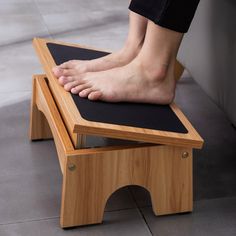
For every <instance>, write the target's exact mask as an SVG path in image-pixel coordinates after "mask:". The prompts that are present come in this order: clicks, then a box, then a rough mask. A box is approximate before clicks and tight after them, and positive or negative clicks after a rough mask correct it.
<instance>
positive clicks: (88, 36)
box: [53, 19, 128, 51]
mask: <svg viewBox="0 0 236 236" xmlns="http://www.w3.org/2000/svg"><path fill="white" fill-rule="evenodd" d="M127 33H128V20H126V19H124V20H123V21H122V22H120V21H118V22H117V23H110V24H109V25H92V26H90V27H86V28H82V29H79V30H75V31H72V32H65V33H61V34H56V35H53V38H54V39H56V40H60V41H64V42H69V43H78V44H81V45H86V46H91V47H95V48H98V49H101V50H105V51H114V50H118V49H120V48H121V47H122V46H123V44H124V42H125V38H126V36H127Z"/></svg>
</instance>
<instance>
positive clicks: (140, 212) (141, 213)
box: [129, 187, 153, 235]
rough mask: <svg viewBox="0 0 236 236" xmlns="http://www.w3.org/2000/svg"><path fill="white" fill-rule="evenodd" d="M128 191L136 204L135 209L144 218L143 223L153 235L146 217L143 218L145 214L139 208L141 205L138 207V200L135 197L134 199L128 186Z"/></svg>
mask: <svg viewBox="0 0 236 236" xmlns="http://www.w3.org/2000/svg"><path fill="white" fill-rule="evenodd" d="M129 192H130V193H131V196H132V198H133V201H134V203H135V205H136V207H137V209H138V211H139V214H140V215H141V217H142V218H143V220H144V222H145V224H146V226H147V228H148V230H149V232H150V234H151V235H153V233H152V230H151V228H150V226H149V224H148V222H147V220H146V218H145V216H144V214H143V212H142V210H141V208H142V207H139V206H138V202H137V201H136V199H135V197H134V195H133V193H132V191H131V190H130V187H129Z"/></svg>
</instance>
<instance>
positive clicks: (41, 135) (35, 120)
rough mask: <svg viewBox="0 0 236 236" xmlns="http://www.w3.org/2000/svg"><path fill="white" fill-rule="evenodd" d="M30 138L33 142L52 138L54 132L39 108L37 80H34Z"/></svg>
mask: <svg viewBox="0 0 236 236" xmlns="http://www.w3.org/2000/svg"><path fill="white" fill-rule="evenodd" d="M29 138H30V140H32V141H34V140H40V139H51V138H52V132H51V130H50V127H49V126H48V122H47V120H46V118H45V116H44V114H43V113H42V112H40V111H39V110H38V108H37V104H36V80H35V78H33V82H32V97H31V110H30V128H29Z"/></svg>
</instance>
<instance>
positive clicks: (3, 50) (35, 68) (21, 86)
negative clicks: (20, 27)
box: [0, 40, 43, 96]
mask: <svg viewBox="0 0 236 236" xmlns="http://www.w3.org/2000/svg"><path fill="white" fill-rule="evenodd" d="M0 62H1V63H0V70H1V74H2V77H1V87H0V93H7V92H8V93H9V95H10V96H11V95H12V93H14V92H23V91H24V92H26V91H31V88H32V75H33V74H40V73H42V71H43V70H42V69H41V65H40V63H39V60H38V57H37V56H36V53H35V50H34V49H33V46H32V41H31V40H30V41H28V42H25V43H18V44H13V45H9V46H2V47H0ZM9 91H10V92H9Z"/></svg>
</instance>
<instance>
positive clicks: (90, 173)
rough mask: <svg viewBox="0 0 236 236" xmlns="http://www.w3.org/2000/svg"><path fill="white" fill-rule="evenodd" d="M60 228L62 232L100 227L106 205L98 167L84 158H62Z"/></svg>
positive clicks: (89, 159)
mask: <svg viewBox="0 0 236 236" xmlns="http://www.w3.org/2000/svg"><path fill="white" fill-rule="evenodd" d="M66 159H67V163H66V165H65V169H64V174H63V188H62V205H61V218H60V224H61V227H62V228H66V227H73V226H81V225H89V224H98V223H102V220H103V214H104V209H105V204H106V200H107V199H106V197H104V190H103V187H104V185H103V184H104V183H103V181H102V177H101V174H99V173H98V172H99V171H101V170H99V167H100V166H101V164H100V163H98V162H99V160H98V162H97V161H96V160H95V161H93V159H92V158H90V157H88V159H87V157H79V156H78V157H77V158H76V159H74V161H73V159H72V161H71V160H70V158H69V157H67V158H66Z"/></svg>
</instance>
